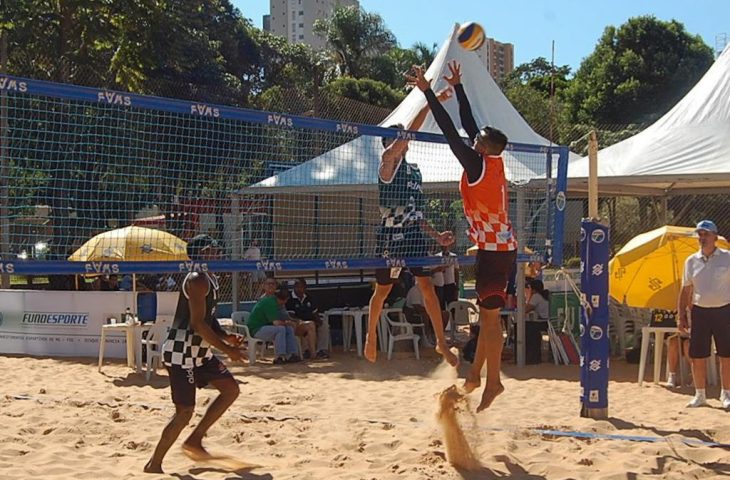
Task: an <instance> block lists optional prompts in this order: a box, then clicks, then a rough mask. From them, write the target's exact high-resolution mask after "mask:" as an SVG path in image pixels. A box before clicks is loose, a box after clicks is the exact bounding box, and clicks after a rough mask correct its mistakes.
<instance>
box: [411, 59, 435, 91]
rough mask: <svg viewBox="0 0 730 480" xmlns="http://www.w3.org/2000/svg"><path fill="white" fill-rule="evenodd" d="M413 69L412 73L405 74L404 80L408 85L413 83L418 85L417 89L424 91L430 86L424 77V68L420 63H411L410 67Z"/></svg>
mask: <svg viewBox="0 0 730 480" xmlns="http://www.w3.org/2000/svg"><path fill="white" fill-rule="evenodd" d="M411 70H412V71H413V75H407V74H406V82H407V83H408V85H414V86H416V87H418V89H419V90H420V91H422V92H425V91H426V90H428V89H429V88H431V82H429V81H428V80H426V77H425V75H424V69H423V67H422V66H420V65H413V68H412V69H411Z"/></svg>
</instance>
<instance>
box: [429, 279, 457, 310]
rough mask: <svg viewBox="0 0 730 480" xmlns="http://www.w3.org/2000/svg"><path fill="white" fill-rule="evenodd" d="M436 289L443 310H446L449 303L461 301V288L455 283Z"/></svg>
mask: <svg viewBox="0 0 730 480" xmlns="http://www.w3.org/2000/svg"><path fill="white" fill-rule="evenodd" d="M434 288H435V289H436V296H437V297H438V299H439V305H441V310H446V307H447V306H448V305H449V303H451V302H455V301H457V300H458V299H459V287H458V286H457V285H456V284H455V283H447V284H446V285H444V286H443V287H434Z"/></svg>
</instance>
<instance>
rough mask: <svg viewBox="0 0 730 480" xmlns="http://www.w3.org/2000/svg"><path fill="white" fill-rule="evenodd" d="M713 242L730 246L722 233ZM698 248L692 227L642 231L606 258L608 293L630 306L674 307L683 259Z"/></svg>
mask: <svg viewBox="0 0 730 480" xmlns="http://www.w3.org/2000/svg"><path fill="white" fill-rule="evenodd" d="M717 245H718V247H721V248H730V244H728V242H727V240H725V238H723V237H720V238H719V239H718V241H717ZM699 248H700V247H699V243H698V242H697V235H696V234H695V232H694V228H690V227H675V226H671V225H666V226H664V227H661V228H657V229H656V230H652V231H650V232H646V233H642V234H641V235H638V236H636V237H634V238H632V239H631V240H630V241H629V242H628V243H627V244H626V245H624V247H623V248H622V249H621V250H620V251H619V252H618V253H617V254H616V255H614V257H613V259H611V261H610V262H609V264H608V269H609V274H610V281H609V293H610V294H611V296H612V297H613V298H615V299H616V300H618V301H619V302H624V303H626V304H627V305H629V306H632V307H642V308H658V309H663V310H676V309H677V297H678V296H679V290H680V288H681V285H682V273H683V270H684V262H685V260H686V259H687V257H689V256H690V255H692V254H693V253H695V252H697V251H698V250H699Z"/></svg>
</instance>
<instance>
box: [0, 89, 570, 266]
mask: <svg viewBox="0 0 730 480" xmlns="http://www.w3.org/2000/svg"><path fill="white" fill-rule="evenodd" d="M384 138H386V139H389V138H402V139H407V140H409V141H410V143H409V150H408V153H407V159H408V162H409V164H415V165H417V168H418V170H419V171H420V173H421V176H422V180H423V193H424V198H423V200H422V210H423V212H424V217H425V219H426V221H427V222H429V223H430V224H431V225H432V226H433V227H434V228H435V229H436V230H439V231H443V230H452V231H453V232H454V233H455V235H456V243H455V245H454V247H453V248H452V251H453V252H455V253H457V254H458V255H460V256H462V258H460V262H461V263H463V264H468V263H469V262H470V258H472V257H470V256H469V255H468V252H467V250H468V248H469V247H471V244H470V242H469V240H468V238H467V237H466V234H465V230H466V228H467V226H468V225H467V223H466V221H465V219H464V216H463V212H462V209H461V203H460V196H459V192H458V181H459V178H460V177H461V174H462V169H461V166H460V164H459V163H458V161H457V160H456V159H455V158H454V156H453V155H452V154H451V152H450V150H449V148H448V146H447V145H446V143H445V139H444V138H443V137H442V136H441V135H435V134H429V133H420V132H409V131H404V130H396V129H388V128H382V127H379V126H374V125H364V124H357V123H345V122H337V121H329V120H322V119H318V118H311V117H306V116H292V115H286V114H279V113H273V112H264V111H256V110H248V109H242V108H235V107H229V106H222V105H211V104H203V103H197V102H190V101H183V100H176V99H168V98H159V97H150V96H143V95H136V94H131V93H124V92H116V91H110V90H105V89H95V88H88V87H79V86H73V85H67V84H57V83H50V82H44V81H38V80H31V79H24V78H18V77H12V76H0V140H1V144H0V160H1V161H2V188H1V189H0V240H1V242H0V254H1V255H2V260H0V273H10V274H18V275H27V274H32V275H42V274H48V275H53V274H89V273H120V274H124V273H179V272H185V271H191V270H211V271H221V272H239V271H257V270H258V271H274V270H290V271H295V270H296V271H301V270H348V269H371V268H377V267H387V266H394V265H397V266H423V265H432V264H434V263H437V261H436V260H434V258H431V257H417V258H411V257H409V258H383V257H382V256H378V255H376V253H375V252H376V247H377V245H376V242H377V230H378V227H379V226H380V224H381V212H380V209H379V203H380V202H379V194H378V166H379V161H380V157H381V155H382V153H383V151H384V147H383V141H382V140H383V139H384ZM503 158H504V160H505V169H506V173H507V177H508V179H509V181H510V216H511V218H512V221H513V224H514V226H515V230H516V233H517V237H518V239H519V241H520V242H521V245H522V246H524V247H526V249H525V253H523V254H522V255H521V256H520V260H522V261H527V260H529V259H539V260H541V261H544V262H549V263H553V264H556V265H559V264H560V263H561V261H562V258H561V257H562V237H563V235H562V231H563V230H562V226H563V212H564V207H565V188H566V177H567V163H568V150H567V148H565V147H560V146H545V145H523V144H516V143H511V144H509V145H508V148H507V150H505V152H504V155H503ZM408 168H411V167H410V166H409V167H408ZM414 168H415V167H414ZM200 233H206V234H209V235H211V236H213V237H214V238H215V239H217V240H218V241H219V242H220V243H221V245H222V257H221V258H220V259H219V260H215V261H211V262H193V261H190V260H189V259H188V258H187V256H186V255H185V251H184V250H185V241H187V240H189V239H190V238H192V237H193V236H195V235H197V234H200ZM92 240H93V241H92ZM429 250H430V251H431V252H433V253H435V252H436V251H438V246H437V245H436V243H435V242H433V243H432V244H431V245H430V246H429ZM71 260H73V261H71ZM439 261H440V260H439Z"/></svg>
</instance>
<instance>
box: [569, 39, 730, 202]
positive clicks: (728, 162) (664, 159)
mask: <svg viewBox="0 0 730 480" xmlns="http://www.w3.org/2000/svg"><path fill="white" fill-rule="evenodd" d="M568 177H569V181H568V188H569V190H570V191H573V192H577V191H587V188H588V187H587V185H588V181H587V178H586V177H588V158H587V157H586V158H581V159H578V160H575V161H573V162H571V163H570V165H569V167H568ZM598 182H599V189H600V191H601V193H602V194H606V193H608V194H611V193H615V194H624V195H626V194H628V195H634V194H637V195H641V194H645V195H661V194H665V193H674V194H682V193H701V192H703V191H704V192H707V193H711V192H713V191H719V189H721V188H725V191H727V187H728V186H730V45H729V46H728V47H726V48H725V50H724V51H723V53H722V54H721V55H720V56H719V57H718V59H717V60H716V61H715V63H714V64H713V65H712V67H711V68H710V69H709V70H708V71H707V73H706V74H705V75H704V76H703V77H702V79H701V80H700V81H699V82H698V83H697V85H695V87H694V88H692V90H690V92H689V93H687V95H686V96H685V97H684V98H683V99H682V100H680V101H679V103H677V105H675V106H674V108H672V109H671V110H670V111H669V112H667V114H666V115H664V116H663V117H662V118H661V119H659V120H658V121H657V122H656V123H654V124H652V125H651V126H650V127H648V128H647V129H645V130H643V131H642V132H640V133H638V134H636V135H634V136H633V137H631V138H628V139H626V140H624V141H622V142H619V143H617V144H615V145H612V146H610V147H607V148H604V149H603V150H600V151H599V152H598Z"/></svg>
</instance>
